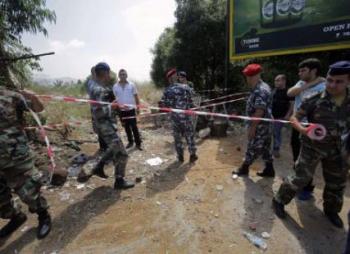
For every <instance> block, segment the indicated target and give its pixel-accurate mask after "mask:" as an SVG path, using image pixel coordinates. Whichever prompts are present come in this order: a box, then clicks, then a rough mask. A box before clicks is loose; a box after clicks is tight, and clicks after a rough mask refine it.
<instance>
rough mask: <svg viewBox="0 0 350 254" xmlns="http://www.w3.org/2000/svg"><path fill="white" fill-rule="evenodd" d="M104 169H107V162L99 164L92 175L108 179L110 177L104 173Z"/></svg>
mask: <svg viewBox="0 0 350 254" xmlns="http://www.w3.org/2000/svg"><path fill="white" fill-rule="evenodd" d="M104 167H105V162H104V161H100V162H99V163H97V165H96V166H95V167H94V169H93V171H92V174H93V175H95V176H98V177H101V178H103V179H107V178H108V175H106V174H105V172H104V170H103V169H104Z"/></svg>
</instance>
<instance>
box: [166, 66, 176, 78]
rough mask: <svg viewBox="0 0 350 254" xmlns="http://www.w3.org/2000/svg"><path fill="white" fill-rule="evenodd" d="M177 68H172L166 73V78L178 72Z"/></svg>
mask: <svg viewBox="0 0 350 254" xmlns="http://www.w3.org/2000/svg"><path fill="white" fill-rule="evenodd" d="M176 72H177V71H176V69H175V68H173V69H170V70H169V71H168V72H167V73H166V78H167V79H169V78H170V77H171V76H173V75H174V74H176Z"/></svg>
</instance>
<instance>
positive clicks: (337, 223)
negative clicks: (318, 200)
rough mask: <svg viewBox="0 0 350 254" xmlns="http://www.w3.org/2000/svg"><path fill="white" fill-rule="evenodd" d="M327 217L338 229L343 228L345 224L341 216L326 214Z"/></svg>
mask: <svg viewBox="0 0 350 254" xmlns="http://www.w3.org/2000/svg"><path fill="white" fill-rule="evenodd" d="M324 213H325V215H326V216H327V218H328V220H329V221H330V222H331V223H332V224H333V225H334V226H336V227H337V228H343V227H344V223H343V221H342V219H341V218H340V217H339V214H337V213H335V212H324Z"/></svg>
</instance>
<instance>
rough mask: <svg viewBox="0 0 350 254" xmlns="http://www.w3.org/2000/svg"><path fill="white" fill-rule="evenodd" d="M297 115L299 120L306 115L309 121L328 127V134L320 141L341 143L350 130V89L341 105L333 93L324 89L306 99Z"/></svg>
mask: <svg viewBox="0 0 350 254" xmlns="http://www.w3.org/2000/svg"><path fill="white" fill-rule="evenodd" d="M296 117H297V118H298V119H299V120H300V119H303V118H304V117H306V118H307V120H308V122H310V123H317V124H322V125H323V126H324V127H325V128H326V130H327V136H326V137H325V139H323V140H322V141H319V142H320V143H325V144H326V143H329V144H331V143H333V144H334V143H336V144H341V143H342V139H344V138H345V136H346V135H347V134H348V133H349V130H350V94H349V89H347V96H346V97H345V99H344V102H343V104H342V105H341V106H340V107H339V106H337V105H336V104H335V103H334V102H333V100H332V97H331V95H330V94H329V93H328V92H327V91H324V92H323V93H321V94H318V95H316V96H313V97H311V98H309V99H307V100H306V101H304V103H302V105H301V107H300V109H299V111H298V112H297V113H296Z"/></svg>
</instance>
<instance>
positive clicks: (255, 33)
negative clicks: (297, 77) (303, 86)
mask: <svg viewBox="0 0 350 254" xmlns="http://www.w3.org/2000/svg"><path fill="white" fill-rule="evenodd" d="M229 1H230V42H229V43H230V59H231V60H238V59H244V58H249V57H262V56H272V55H282V54H294V53H303V52H312V51H321V50H331V49H341V48H350V0H229Z"/></svg>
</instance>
